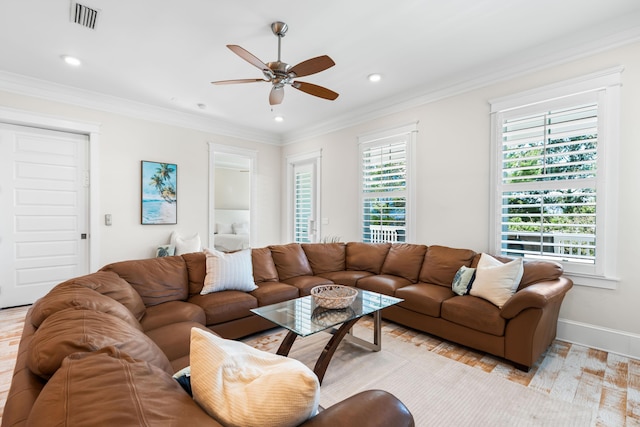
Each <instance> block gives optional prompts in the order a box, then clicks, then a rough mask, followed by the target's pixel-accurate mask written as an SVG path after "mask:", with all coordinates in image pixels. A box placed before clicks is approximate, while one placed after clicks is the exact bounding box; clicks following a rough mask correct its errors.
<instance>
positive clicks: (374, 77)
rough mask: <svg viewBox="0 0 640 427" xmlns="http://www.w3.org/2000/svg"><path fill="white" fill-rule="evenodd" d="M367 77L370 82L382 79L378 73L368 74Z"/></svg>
mask: <svg viewBox="0 0 640 427" xmlns="http://www.w3.org/2000/svg"><path fill="white" fill-rule="evenodd" d="M368 79H369V81H370V82H379V81H380V80H381V79H382V76H381V75H380V74H378V73H374V74H369V77H368Z"/></svg>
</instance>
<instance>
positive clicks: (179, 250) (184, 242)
mask: <svg viewBox="0 0 640 427" xmlns="http://www.w3.org/2000/svg"><path fill="white" fill-rule="evenodd" d="M171 245H173V247H174V248H176V252H175V254H176V255H182V254H188V253H191V252H200V249H201V244H200V235H199V234H198V233H196V234H192V235H191V236H183V235H181V234H180V233H178V232H177V231H174V232H173V233H171Z"/></svg>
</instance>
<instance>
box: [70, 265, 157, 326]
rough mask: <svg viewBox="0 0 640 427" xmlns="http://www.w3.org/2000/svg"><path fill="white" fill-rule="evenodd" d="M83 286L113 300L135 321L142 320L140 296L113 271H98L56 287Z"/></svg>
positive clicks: (142, 306) (143, 309) (142, 311)
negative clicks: (124, 308) (133, 317)
mask: <svg viewBox="0 0 640 427" xmlns="http://www.w3.org/2000/svg"><path fill="white" fill-rule="evenodd" d="M74 285H77V286H84V287H85V288H89V289H93V290H94V291H96V292H99V293H101V294H102V295H106V296H108V297H109V298H113V299H114V300H116V301H118V302H119V303H120V304H122V305H124V306H125V307H127V308H128V309H129V311H131V313H133V315H134V316H135V318H136V319H138V320H140V319H142V316H144V313H145V306H144V302H143V301H142V298H141V297H140V294H139V293H138V292H136V290H135V289H133V287H131V285H130V284H129V283H128V282H127V281H126V280H124V279H123V278H122V277H120V276H118V275H117V274H116V273H114V272H113V271H98V272H96V273H91V274H87V275H86V276H80V277H75V278H73V279H69V280H67V281H66V282H63V283H61V284H60V285H58V286H74Z"/></svg>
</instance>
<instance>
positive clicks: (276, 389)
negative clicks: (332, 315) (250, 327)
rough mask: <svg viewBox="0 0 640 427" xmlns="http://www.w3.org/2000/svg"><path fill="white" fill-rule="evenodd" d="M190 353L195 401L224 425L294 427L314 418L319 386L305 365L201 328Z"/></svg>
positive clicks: (192, 339)
mask: <svg viewBox="0 0 640 427" xmlns="http://www.w3.org/2000/svg"><path fill="white" fill-rule="evenodd" d="M191 349H192V351H191V389H192V391H193V398H194V400H195V401H196V402H198V404H199V405H200V406H201V407H202V408H204V409H205V410H206V411H207V412H208V413H209V415H211V416H212V417H214V418H216V419H217V420H218V421H220V422H221V423H222V424H224V425H226V426H237V427H294V426H297V425H299V424H300V423H302V422H304V421H305V420H307V419H309V418H310V417H312V416H313V415H315V414H316V412H317V410H318V402H319V400H320V382H319V381H318V378H317V377H316V375H315V374H314V373H313V371H311V369H309V368H308V367H306V366H305V365H304V364H303V363H302V362H300V361H298V360H295V359H291V358H288V357H284V356H278V355H275V354H272V353H268V352H265V351H261V350H258V349H255V348H253V347H250V346H248V345H246V344H244V343H241V342H238V341H231V340H226V339H223V338H220V337H217V336H215V335H213V334H208V333H206V332H203V331H200V330H198V329H193V330H192V332H191ZM192 425H193V424H192Z"/></svg>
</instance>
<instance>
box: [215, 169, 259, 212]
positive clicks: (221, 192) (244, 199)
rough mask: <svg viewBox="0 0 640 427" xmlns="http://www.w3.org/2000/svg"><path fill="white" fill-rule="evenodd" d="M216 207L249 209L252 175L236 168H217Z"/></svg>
mask: <svg viewBox="0 0 640 427" xmlns="http://www.w3.org/2000/svg"><path fill="white" fill-rule="evenodd" d="M215 169H216V170H215V178H214V181H215V191H214V194H215V198H216V200H215V202H214V205H215V208H216V209H249V206H250V202H251V175H250V174H249V172H243V171H239V170H235V169H227V168H221V167H216V168H215Z"/></svg>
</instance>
